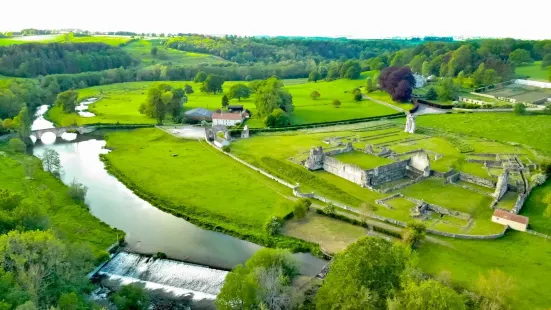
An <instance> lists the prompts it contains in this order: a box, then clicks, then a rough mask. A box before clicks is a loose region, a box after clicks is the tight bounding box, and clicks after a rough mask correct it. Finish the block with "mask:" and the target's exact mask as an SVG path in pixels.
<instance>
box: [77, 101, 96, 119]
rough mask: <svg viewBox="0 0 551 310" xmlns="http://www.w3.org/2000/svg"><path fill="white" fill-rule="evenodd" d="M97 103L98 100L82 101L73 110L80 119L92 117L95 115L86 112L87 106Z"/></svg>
mask: <svg viewBox="0 0 551 310" xmlns="http://www.w3.org/2000/svg"><path fill="white" fill-rule="evenodd" d="M96 101H98V98H88V99H86V100H84V101H81V102H80V103H79V104H78V106H77V107H76V108H75V110H76V111H77V112H78V115H80V116H82V117H94V116H96V114H94V113H92V112H89V111H88V106H89V105H91V104H92V103H94V102H96Z"/></svg>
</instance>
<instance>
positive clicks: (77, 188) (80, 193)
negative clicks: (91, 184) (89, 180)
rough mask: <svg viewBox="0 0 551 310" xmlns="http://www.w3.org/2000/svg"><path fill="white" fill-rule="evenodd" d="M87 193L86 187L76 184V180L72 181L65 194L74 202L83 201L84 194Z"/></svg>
mask: <svg viewBox="0 0 551 310" xmlns="http://www.w3.org/2000/svg"><path fill="white" fill-rule="evenodd" d="M87 192H88V187H86V185H84V184H81V183H78V181H77V179H73V182H71V185H69V189H68V190H67V193H68V194H69V196H70V197H71V198H72V199H73V200H75V201H84V198H85V197H86V193H87Z"/></svg>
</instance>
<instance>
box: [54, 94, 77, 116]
mask: <svg viewBox="0 0 551 310" xmlns="http://www.w3.org/2000/svg"><path fill="white" fill-rule="evenodd" d="M77 98H78V93H77V92H76V91H73V90H68V91H64V92H62V93H60V94H58V95H57V98H56V104H57V105H58V106H60V107H62V108H63V112H65V113H74V112H75V107H76V106H77Z"/></svg>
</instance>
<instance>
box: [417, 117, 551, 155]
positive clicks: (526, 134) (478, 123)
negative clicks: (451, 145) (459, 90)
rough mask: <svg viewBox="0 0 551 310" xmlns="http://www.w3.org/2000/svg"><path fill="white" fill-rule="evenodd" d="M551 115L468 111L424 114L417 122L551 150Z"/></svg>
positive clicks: (426, 125) (427, 125)
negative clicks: (465, 112) (466, 112)
mask: <svg viewBox="0 0 551 310" xmlns="http://www.w3.org/2000/svg"><path fill="white" fill-rule="evenodd" d="M550 123H551V115H516V114H513V113H506V112H503V113H469V114H443V115H424V116H421V117H418V118H417V125H418V126H423V127H432V128H436V129H443V130H446V131H451V132H456V133H459V134H467V135H470V136H475V137H482V138H486V139H492V140H498V141H504V142H515V143H520V144H525V145H528V146H530V147H533V148H536V149H540V150H543V151H545V152H548V153H551V131H549V124H550Z"/></svg>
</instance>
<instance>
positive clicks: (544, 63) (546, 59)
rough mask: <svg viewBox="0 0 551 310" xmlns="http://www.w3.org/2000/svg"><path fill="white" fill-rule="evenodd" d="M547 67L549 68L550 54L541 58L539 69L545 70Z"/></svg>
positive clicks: (550, 64)
mask: <svg viewBox="0 0 551 310" xmlns="http://www.w3.org/2000/svg"><path fill="white" fill-rule="evenodd" d="M548 66H551V53H549V54H546V55H545V56H543V59H542V61H541V68H542V69H545V68H547V67H548Z"/></svg>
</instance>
